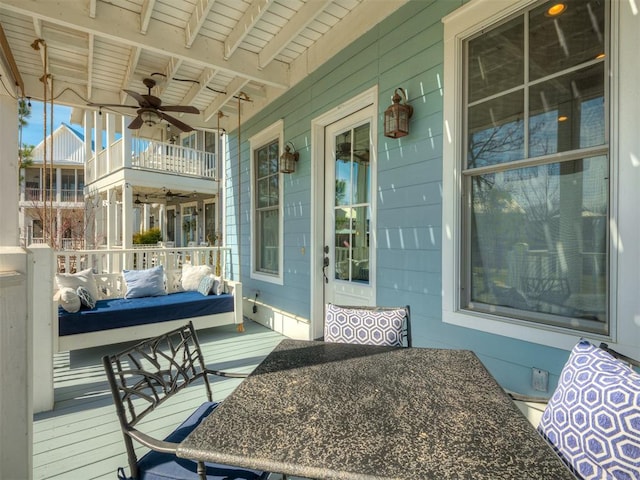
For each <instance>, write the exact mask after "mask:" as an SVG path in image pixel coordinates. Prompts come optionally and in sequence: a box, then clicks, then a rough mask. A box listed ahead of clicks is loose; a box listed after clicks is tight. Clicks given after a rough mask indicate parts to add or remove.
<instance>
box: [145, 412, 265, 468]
mask: <svg viewBox="0 0 640 480" xmlns="http://www.w3.org/2000/svg"><path fill="white" fill-rule="evenodd" d="M217 406H218V404H217V403H210V402H206V403H203V404H202V405H201V406H200V407H199V408H198V409H197V410H196V411H195V412H193V413H192V414H191V416H190V417H189V418H188V419H187V420H186V421H185V422H184V423H182V425H180V426H179V427H178V428H177V429H176V430H174V431H173V432H172V433H171V434H170V435H169V436H168V437H167V438H166V439H165V440H166V441H168V442H174V443H180V442H181V441H182V440H184V439H185V438H187V435H189V433H191V431H192V430H193V429H194V428H196V427H197V426H198V425H199V424H200V422H201V421H202V420H203V419H204V418H206V417H207V416H208V415H209V414H210V413H211V412H212V411H213V410H214V409H215V408H216V407H217ZM221 435H224V433H221ZM205 465H206V467H207V478H208V479H210V480H232V479H239V480H263V479H266V478H267V477H268V473H264V472H259V471H255V470H248V469H244V468H239V467H231V466H227V465H220V464H216V463H205ZM138 467H139V469H140V471H139V476H138V480H168V479H172V480H183V479H184V480H187V479H189V480H197V479H198V474H197V470H196V469H197V467H198V464H197V462H194V461H192V460H187V459H184V458H178V457H176V456H175V455H172V454H170V453H159V452H154V451H150V452H148V453H147V454H145V455H144V456H143V457H142V458H140V459H139V460H138Z"/></svg>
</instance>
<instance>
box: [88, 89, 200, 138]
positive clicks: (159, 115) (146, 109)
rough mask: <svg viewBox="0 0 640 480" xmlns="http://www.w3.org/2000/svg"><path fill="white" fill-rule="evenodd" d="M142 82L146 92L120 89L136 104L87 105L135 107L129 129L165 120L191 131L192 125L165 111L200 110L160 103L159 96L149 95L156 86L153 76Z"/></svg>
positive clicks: (188, 111)
mask: <svg viewBox="0 0 640 480" xmlns="http://www.w3.org/2000/svg"><path fill="white" fill-rule="evenodd" d="M142 83H144V85H145V86H146V87H147V90H148V93H147V94H146V95H145V94H141V93H138V92H134V91H133V90H126V89H125V90H122V91H123V92H125V93H126V94H127V95H129V96H130V97H132V98H134V99H135V100H136V102H138V106H137V107H136V106H134V105H120V104H117V103H116V104H96V103H90V104H89V105H91V106H94V107H119V108H137V109H138V110H137V112H136V113H137V116H136V118H134V119H133V121H132V122H131V123H130V124H129V127H128V128H130V129H132V130H137V129H139V128H140V127H142V125H147V126H150V127H151V126H153V125H155V124H157V123H160V121H161V120H166V121H167V122H169V123H170V124H171V125H173V126H175V127H176V128H178V129H180V130H182V131H183V132H191V131H192V130H193V127H191V126H189V125H187V124H186V123H184V122H182V121H180V120H178V119H177V118H175V117H172V116H171V115H167V114H166V113H165V112H179V113H193V114H198V113H200V110H198V109H197V108H196V107H192V106H190V105H162V100H160V98H158V97H156V96H154V95H151V89H152V88H153V87H155V86H156V81H155V80H154V79H153V78H145V79H143V80H142Z"/></svg>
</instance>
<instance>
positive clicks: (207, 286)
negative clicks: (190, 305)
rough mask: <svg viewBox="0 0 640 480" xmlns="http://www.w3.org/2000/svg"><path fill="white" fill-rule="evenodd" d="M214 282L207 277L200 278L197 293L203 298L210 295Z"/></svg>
mask: <svg viewBox="0 0 640 480" xmlns="http://www.w3.org/2000/svg"><path fill="white" fill-rule="evenodd" d="M214 283H215V280H214V279H213V277H211V276H209V275H207V276H206V277H202V280H200V283H199V284H198V292H200V293H201V294H202V295H204V296H205V297H206V296H207V295H209V294H210V293H211V289H212V288H213V284H214Z"/></svg>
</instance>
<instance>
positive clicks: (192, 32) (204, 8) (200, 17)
mask: <svg viewBox="0 0 640 480" xmlns="http://www.w3.org/2000/svg"><path fill="white" fill-rule="evenodd" d="M214 2H215V0H196V5H195V7H194V8H193V12H191V16H190V17H189V20H188V21H187V26H186V28H185V31H184V45H185V47H187V48H191V45H193V41H194V40H195V39H196V37H197V36H198V33H199V32H200V29H201V28H202V25H203V24H204V21H205V20H206V19H207V15H209V12H210V11H211V7H213V4H214Z"/></svg>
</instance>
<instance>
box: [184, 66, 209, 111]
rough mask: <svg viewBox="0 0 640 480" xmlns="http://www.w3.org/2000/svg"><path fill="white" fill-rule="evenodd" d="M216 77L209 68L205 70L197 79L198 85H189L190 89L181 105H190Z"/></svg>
mask: <svg viewBox="0 0 640 480" xmlns="http://www.w3.org/2000/svg"><path fill="white" fill-rule="evenodd" d="M215 76H216V71H215V70H212V69H211V68H205V69H204V71H203V72H202V73H201V74H200V76H199V77H198V83H197V84H196V83H194V84H193V85H191V88H190V89H189V91H188V92H187V94H186V95H185V96H184V98H183V99H182V101H181V102H180V104H181V105H191V104H192V103H193V101H194V100H195V99H196V98H198V96H199V95H200V94H201V93H202V92H204V91H205V90H206V89H207V85H208V84H209V82H210V81H211V80H213V78H214V77H215Z"/></svg>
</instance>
